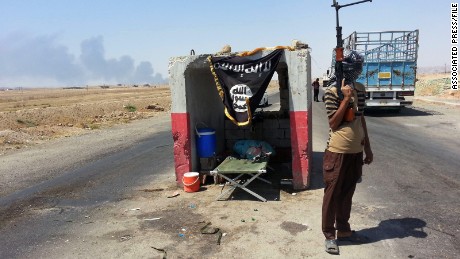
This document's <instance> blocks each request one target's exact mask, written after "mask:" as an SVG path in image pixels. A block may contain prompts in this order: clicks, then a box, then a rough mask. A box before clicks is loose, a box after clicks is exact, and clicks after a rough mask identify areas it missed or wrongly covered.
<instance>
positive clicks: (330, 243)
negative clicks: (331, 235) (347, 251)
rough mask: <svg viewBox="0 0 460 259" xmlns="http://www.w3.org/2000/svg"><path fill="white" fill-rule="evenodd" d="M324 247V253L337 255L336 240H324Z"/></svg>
mask: <svg viewBox="0 0 460 259" xmlns="http://www.w3.org/2000/svg"><path fill="white" fill-rule="evenodd" d="M324 245H325V247H326V252H328V253H330V254H333V255H338V254H339V246H338V245H337V240H335V239H326V241H324Z"/></svg>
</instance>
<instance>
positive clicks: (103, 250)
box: [0, 103, 460, 258]
mask: <svg viewBox="0 0 460 259" xmlns="http://www.w3.org/2000/svg"><path fill="white" fill-rule="evenodd" d="M274 106H275V105H273V106H272V107H274ZM459 116H460V115H459V113H458V109H452V108H450V107H446V106H438V105H430V104H426V105H423V106H422V105H419V106H417V107H416V108H410V109H404V110H403V111H402V112H401V113H400V114H387V113H379V112H374V113H369V114H368V115H367V122H368V127H369V132H370V135H371V141H372V146H373V151H374V156H375V162H374V163H373V164H372V165H371V166H366V168H365V172H364V177H363V181H362V183H360V184H359V186H358V190H357V193H356V196H355V206H354V211H353V215H360V216H359V217H352V219H351V222H352V224H353V225H354V226H355V227H356V228H357V229H359V230H361V231H362V232H364V233H365V234H367V235H368V236H370V237H371V239H372V246H371V247H372V249H374V250H369V247H366V246H364V247H353V249H354V250H353V249H351V250H350V249H349V250H346V249H344V250H345V251H346V252H348V253H349V254H348V255H349V256H350V255H351V253H352V252H353V251H355V254H353V256H354V257H355V258H356V255H357V254H361V255H372V254H373V253H374V254H375V253H376V254H380V255H382V254H384V255H385V254H387V255H389V256H390V257H397V258H408V257H409V258H411V257H414V256H415V257H416V258H439V257H443V258H458V257H459V256H460V251H459V246H460V243H459V242H458V236H459V231H460V230H459V226H460V221H459V217H458V215H460V211H459V208H460V206H459V205H460V204H459V197H460V191H459V190H460V188H459V187H460V175H459V170H458V168H459V166H460V162H459V159H458V154H459V153H460V152H459V151H460V150H459V147H460V141H459V139H458V138H457V137H456V136H458V135H459V133H460V124H459V122H460V117H459ZM324 118H325V110H324V104H323V103H313V146H314V154H313V159H314V167H313V173H312V181H313V183H312V186H311V190H310V191H307V192H304V193H303V194H299V195H298V196H297V197H298V198H300V197H303V198H302V199H298V200H293V199H292V198H290V197H289V195H288V196H284V197H281V198H283V200H284V203H281V205H280V204H276V202H275V203H268V204H267V205H266V206H264V207H260V209H259V210H260V211H261V212H260V213H262V211H264V208H272V211H268V212H266V213H267V215H266V216H265V217H266V218H267V219H268V218H269V216H268V214H273V215H274V216H276V218H277V219H278V220H280V219H290V218H292V217H293V215H297V214H300V215H304V214H305V213H306V212H303V211H302V210H300V212H299V209H298V208H301V207H302V206H301V205H299V204H300V203H302V204H306V201H305V200H307V201H309V202H310V203H311V206H312V208H314V206H317V205H319V204H320V200H318V199H316V198H315V199H313V198H312V197H316V196H314V195H313V196H311V195H309V192H312V193H318V191H319V192H320V191H321V188H322V184H321V159H322V150H324V147H325V141H326V139H327V124H326V122H325V120H324ZM147 121H148V123H150V125H149V127H147V128H146V127H145V126H142V125H145V121H144V122H135V123H133V124H131V125H128V126H126V125H125V126H124V127H126V128H123V130H122V132H123V134H119V133H117V134H115V133H114V134H115V135H111V137H110V141H111V142H112V143H127V144H123V145H108V146H105V144H103V143H101V142H97V140H98V139H105V138H104V137H103V136H98V135H97V134H103V133H97V134H95V136H93V139H92V140H91V141H88V142H86V141H85V140H84V138H81V139H80V138H77V143H79V144H80V146H79V147H80V149H87V150H91V152H90V154H91V155H90V156H89V157H87V158H85V157H86V156H85V154H86V151H83V150H79V149H76V148H70V146H75V143H70V142H71V141H74V140H70V139H64V140H62V142H58V143H57V144H56V143H54V144H53V145H54V147H55V146H56V145H58V146H61V148H64V150H63V149H59V150H60V151H61V153H62V156H61V157H59V155H57V153H56V152H57V151H53V150H54V149H53V148H52V146H50V147H48V148H49V149H46V152H45V151H44V150H43V149H42V150H41V151H42V153H43V152H45V153H49V154H50V157H48V158H47V157H46V156H44V157H42V159H41V160H37V159H35V158H34V156H32V155H31V154H33V150H30V151H24V152H19V153H18V154H17V155H16V156H14V158H13V156H12V157H4V158H2V161H1V162H2V163H3V164H4V165H6V164H7V162H10V163H11V162H14V161H22V162H21V163H19V162H17V164H16V167H14V168H15V170H17V171H18V172H19V173H20V174H21V176H22V178H26V177H27V172H28V170H29V172H33V174H34V175H43V176H44V177H39V178H37V179H36V180H34V181H32V180H30V181H25V180H24V179H23V181H21V182H19V183H16V182H15V181H11V182H9V183H4V182H2V183H1V184H2V186H10V188H8V190H9V191H8V192H7V193H4V196H3V197H1V198H0V212H1V214H0V215H1V216H0V219H1V221H0V244H1V248H0V258H36V257H40V258H45V257H48V258H50V257H51V258H53V257H56V256H57V255H59V254H62V255H63V257H67V258H71V257H74V258H75V257H78V258H84V257H87V256H89V255H91V256H93V257H99V258H103V257H105V256H102V255H108V257H123V255H125V254H129V255H130V256H132V257H142V258H144V257H145V255H146V254H149V253H153V252H151V251H150V250H151V249H152V248H151V246H152V244H153V241H157V242H158V240H155V236H157V235H158V238H159V239H163V240H164V236H162V235H161V234H160V233H161V231H160V230H158V231H156V232H154V233H155V235H153V236H152V235H151V234H150V233H151V232H148V231H146V230H145V228H141V229H140V230H139V229H138V228H139V226H140V225H141V226H143V225H142V224H140V223H139V222H138V221H136V220H138V218H140V216H138V218H137V219H136V220H134V219H132V218H131V217H129V214H130V213H135V212H131V211H130V209H134V210H136V208H134V207H133V208H131V207H132V206H133V205H132V204H143V206H144V207H143V208H142V209H143V210H144V211H148V210H149V209H150V211H155V210H156V208H162V209H161V211H164V210H166V211H168V210H167V209H171V207H172V206H177V204H176V205H174V204H161V202H162V201H163V202H167V201H171V200H169V199H168V200H166V201H165V200H163V199H154V197H152V196H146V194H145V193H143V192H139V190H141V189H143V188H150V189H149V191H155V189H151V188H152V187H151V186H149V185H148V184H149V183H154V182H157V181H163V182H165V181H166V182H170V183H173V182H174V177H173V164H172V163H173V162H172V156H171V152H172V139H171V137H170V127H169V125H170V122H169V117H168V116H164V117H161V118H157V119H149V120H147ZM114 132H115V130H114ZM117 132H118V131H117ZM133 136H138V137H136V138H134V137H133ZM91 143H97V144H91ZM31 152H32V153H31ZM80 154H81V157H84V158H85V159H82V160H78V161H77V160H75V159H73V160H72V159H71V158H72V157H73V158H77V157H80V156H79V155H80ZM52 157H54V158H52ZM55 157H59V158H60V159H57V160H63V161H73V162H72V163H69V162H67V163H63V164H60V163H59V161H55V160H56V158H55ZM9 159H10V160H11V161H10V160H9ZM28 159H30V160H28ZM53 159H54V160H53ZM66 159H70V160H66ZM24 161H29V163H26V162H24ZM47 161H53V163H52V165H49V164H48V163H47ZM53 166H54V168H53ZM11 168H13V167H9V168H8V169H7V170H10V171H11V170H12V169H11ZM31 168H34V169H33V170H31ZM50 168H53V169H50ZM2 170H5V168H2V169H1V170H0V173H1V174H3V173H5V172H4V171H2ZM30 178H32V177H31V176H30ZM172 185H173V184H172ZM15 186H16V187H15ZM17 188H19V189H17ZM163 188H164V190H168V188H169V189H170V190H174V188H173V187H171V186H169V187H168V186H166V187H162V188H161V190H163ZM212 191H213V189H212V188H210V192H212ZM201 195H202V196H201V197H205V196H209V195H210V194H209V193H207V192H203V193H202V194H201ZM302 195H303V196H302ZM318 197H319V196H318ZM149 199H152V200H155V202H159V203H157V204H150V203H149V202H148V201H149ZM176 201H177V200H176ZM185 202H186V201H183V203H185ZM187 202H189V201H187ZM296 202H298V203H299V204H297V205H299V206H297V205H294V203H296ZM176 203H177V202H176ZM209 204H212V206H211V208H212V207H213V206H214V208H215V209H216V211H213V213H214V214H215V212H218V210H221V212H222V213H226V216H222V215H220V216H219V215H216V217H217V218H218V219H219V218H220V219H222V217H230V218H231V217H232V215H233V214H235V215H237V214H238V212H237V211H235V210H233V212H229V211H227V210H228V208H229V207H232V206H236V207H238V208H239V209H240V210H242V211H244V210H245V207H244V206H249V208H250V210H253V209H252V208H253V206H254V203H244V202H241V203H240V204H236V205H235V203H230V204H229V205H227V204H225V205H223V204H222V203H217V204H216V203H209ZM245 204H246V205H245ZM248 204H249V205H248ZM307 204H308V203H307ZM315 204H316V205H315ZM129 206H131V207H129ZM149 206H150V207H149ZM181 206H183V204H182V205H181ZM241 206H243V207H241ZM270 206H272V207H270ZM280 206H283V207H281V208H283V209H282V210H281V209H280ZM178 209H179V210H177V211H174V212H173V214H167V215H169V217H170V218H173V219H175V215H179V213H180V212H181V211H184V208H183V207H180V208H178ZM287 209H293V210H292V211H289V212H288V211H285V210H287ZM280 210H281V211H280ZM203 211H204V213H209V214H211V213H210V211H209V209H208V210H206V209H205V208H204V209H203ZM314 211H316V212H315V213H316V214H318V210H317V209H315V210H314ZM164 213H166V212H164ZM309 213H312V212H309ZM307 214H308V213H307ZM316 214H315V215H311V216H310V217H309V218H310V220H311V221H312V222H313V228H314V229H315V233H314V234H313V236H314V237H313V239H311V237H309V236H308V235H311V234H310V233H311V232H307V234H305V236H302V235H301V234H298V236H297V238H299V236H300V237H304V238H306V239H303V240H304V241H303V242H305V247H307V248H308V249H306V248H305V247H303V246H299V245H296V244H295V242H293V240H292V238H293V236H295V235H297V232H295V231H294V229H299V228H300V229H301V227H302V225H300V224H298V225H294V226H296V227H294V228H293V229H291V230H289V231H293V232H292V233H293V234H292V235H291V236H289V235H288V239H286V240H288V241H287V243H286V242H282V243H283V245H282V247H278V246H276V250H274V251H272V252H271V253H269V254H266V253H265V252H264V251H266V250H265V249H263V250H251V252H249V250H244V249H245V244H248V245H247V246H249V247H253V246H254V244H253V243H251V242H252V241H251V240H252V239H247V238H246V239H244V237H240V239H238V237H235V236H234V237H233V240H234V243H232V242H231V241H232V239H229V240H227V242H228V243H227V247H223V248H222V250H213V249H214V248H210V246H209V245H206V246H201V248H200V249H204V250H200V251H201V252H203V251H206V252H207V253H208V254H211V255H212V254H218V253H219V252H220V253H221V254H224V255H225V254H226V255H229V254H232V253H233V252H234V251H236V250H235V249H236V248H237V247H239V248H240V250H239V251H238V252H239V253H240V254H241V253H242V254H250V253H251V254H252V255H261V254H264V253H265V255H268V257H270V256H272V258H276V256H275V255H277V254H280V253H281V254H285V255H291V257H292V258H301V257H303V256H305V257H306V256H312V255H313V256H314V255H316V256H320V255H324V252H323V251H322V240H321V234H320V233H319V231H318V227H317V225H318V224H319V222H316V221H317V219H318V218H319V215H316ZM238 215H239V214H238ZM144 216H150V217H152V215H151V214H149V215H144ZM205 216H208V217H210V216H211V215H201V217H205ZM259 217H262V216H261V215H259ZM314 219H315V220H316V221H314ZM178 220H179V219H178ZM214 220H216V219H214ZM301 220H302V219H301ZM222 224H223V223H222ZM260 224H262V227H261V228H257V227H256V225H253V226H252V227H250V228H249V229H247V230H248V231H249V236H250V234H251V232H254V233H255V234H257V236H258V238H259V240H265V239H269V238H270V237H271V236H279V237H280V238H284V236H283V235H285V234H286V233H285V231H283V230H277V226H276V225H273V224H272V222H271V221H267V223H266V224H268V225H263V224H264V223H263V222H261V223H260ZM290 224H293V223H292V222H291V223H290ZM287 226H289V225H287ZM285 227H286V225H285ZM245 229H246V228H245ZM288 229H289V228H288ZM109 230H110V231H109ZM128 230H129V231H128ZM270 230H271V231H275V230H276V231H278V232H276V231H275V232H270ZM239 231H243V230H241V229H240V230H239ZM263 231H268V233H264V232H263ZM101 233H102V234H101ZM254 233H253V234H254ZM288 234H289V233H288ZM136 236H137V237H142V238H144V239H148V238H151V239H152V238H153V239H154V240H149V243H143V242H142V239H141V240H139V239H133V240H136V242H132V243H125V241H126V240H130V239H131V238H136ZM167 240H169V239H167ZM171 240H172V241H171ZM171 240H169V241H171V242H173V241H174V239H171ZM289 240H291V241H289ZM294 240H297V239H294ZM310 240H311V241H310ZM169 241H168V242H169ZM176 241H177V240H176ZM256 243H258V242H256ZM174 244H176V243H174V242H173V243H172V244H170V246H175V245H174ZM181 244H182V245H183V243H177V246H178V247H180V246H181ZM267 244H270V243H267ZM275 244H277V243H275ZM312 244H314V245H312ZM318 244H319V245H318ZM232 245H233V246H232ZM273 245H274V244H270V247H273ZM146 247H147V248H146ZM85 249H86V250H85ZM146 249H147V250H146ZM149 249H150V250H149ZM184 249H186V248H184ZM225 249H227V250H225ZM242 249H243V250H242ZM248 249H250V248H248ZM305 249H306V250H305ZM303 250H305V251H310V253H311V254H309V253H307V252H305V251H304V252H302V251H303ZM149 251H150V252H149ZM200 251H198V252H200ZM363 252H364V254H363ZM366 253H367V254H366ZM157 254H158V253H157ZM353 256H350V257H346V255H345V258H353ZM266 257H267V256H266Z"/></svg>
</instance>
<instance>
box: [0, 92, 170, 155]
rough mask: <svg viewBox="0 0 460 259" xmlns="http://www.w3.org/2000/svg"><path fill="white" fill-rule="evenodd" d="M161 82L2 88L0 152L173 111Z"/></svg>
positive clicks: (0, 102) (168, 93)
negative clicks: (97, 85)
mask: <svg viewBox="0 0 460 259" xmlns="http://www.w3.org/2000/svg"><path fill="white" fill-rule="evenodd" d="M170 103H171V94H170V90H169V88H168V87H167V86H161V87H112V88H107V89H102V88H99V87H97V88H96V87H94V88H87V89H86V88H85V89H26V90H12V91H1V92H0V121H1V124H0V153H4V152H5V151H7V150H9V149H17V148H22V147H24V146H28V145H33V144H36V143H40V142H43V141H46V140H49V139H52V138H56V137H62V136H70V135H75V134H81V133H83V132H85V131H87V130H92V129H99V128H104V127H109V126H111V125H113V124H117V123H126V122H129V121H131V120H135V119H142V118H147V117H152V116H155V115H156V114H160V113H164V112H169V110H170Z"/></svg>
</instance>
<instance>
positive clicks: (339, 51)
mask: <svg viewBox="0 0 460 259" xmlns="http://www.w3.org/2000/svg"><path fill="white" fill-rule="evenodd" d="M332 2H333V4H332V5H331V7H334V8H335V21H336V31H337V35H336V37H337V46H336V47H335V80H336V83H335V87H336V88H337V94H338V95H339V98H340V99H343V94H342V90H341V89H340V88H341V87H342V79H343V64H342V61H343V40H342V26H340V25H339V10H340V8H342V7H347V6H351V5H355V4H361V3H365V2H372V0H363V1H358V2H354V3H350V4H345V5H339V3H337V1H336V0H332Z"/></svg>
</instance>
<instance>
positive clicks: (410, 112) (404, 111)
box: [364, 107, 442, 117]
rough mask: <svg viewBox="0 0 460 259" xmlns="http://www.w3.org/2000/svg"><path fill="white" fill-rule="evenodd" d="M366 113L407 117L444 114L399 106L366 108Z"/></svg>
mask: <svg viewBox="0 0 460 259" xmlns="http://www.w3.org/2000/svg"><path fill="white" fill-rule="evenodd" d="M364 114H365V115H366V116H369V117H405V116H433V115H442V113H440V112H437V111H432V110H428V109H424V108H421V107H402V108H401V109H400V110H399V109H397V108H393V109H390V108H388V109H377V108H366V110H365V112H364Z"/></svg>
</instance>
